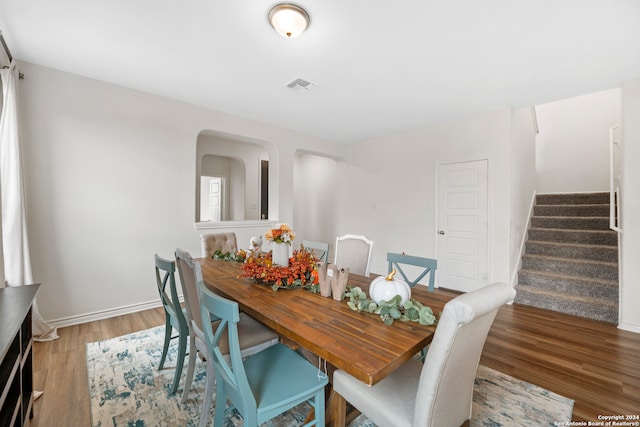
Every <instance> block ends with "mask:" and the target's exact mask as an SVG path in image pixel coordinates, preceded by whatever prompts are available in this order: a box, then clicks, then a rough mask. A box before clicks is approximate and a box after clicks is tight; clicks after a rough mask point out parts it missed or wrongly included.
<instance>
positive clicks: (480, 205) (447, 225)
mask: <svg viewBox="0 0 640 427" xmlns="http://www.w3.org/2000/svg"><path fill="white" fill-rule="evenodd" d="M437 203H438V207H437V233H438V235H437V242H438V269H437V277H438V286H439V287H442V288H447V289H455V290H458V291H462V292H469V291H472V290H475V289H478V288H481V287H482V286H484V285H486V284H487V277H488V271H487V268H488V267H487V266H488V262H487V260H488V256H487V253H488V220H487V219H488V212H487V160H478V161H473V162H462V163H450V164H442V165H439V166H438V199H437Z"/></svg>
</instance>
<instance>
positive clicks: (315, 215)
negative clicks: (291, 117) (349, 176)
mask: <svg viewBox="0 0 640 427" xmlns="http://www.w3.org/2000/svg"><path fill="white" fill-rule="evenodd" d="M340 173H341V168H340V167H339V161H337V160H335V159H332V158H329V157H325V156H318V155H315V154H310V153H305V152H298V153H297V154H296V157H295V164H294V181H293V183H294V186H293V191H294V201H295V206H294V212H293V217H294V224H295V230H296V245H297V244H299V243H302V241H303V240H313V241H317V242H325V243H329V248H330V249H329V255H330V256H329V259H330V260H332V259H333V257H332V254H333V250H334V246H335V240H336V236H337V235H338V233H337V226H338V209H339V206H338V200H339V191H340V186H341V185H342V184H341V182H342V180H341V179H340Z"/></svg>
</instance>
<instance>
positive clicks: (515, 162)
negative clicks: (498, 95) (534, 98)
mask: <svg viewBox="0 0 640 427" xmlns="http://www.w3.org/2000/svg"><path fill="white" fill-rule="evenodd" d="M535 149H536V133H535V129H534V121H533V115H532V111H531V109H530V108H520V109H517V110H514V111H513V113H512V115H511V166H510V167H511V173H510V175H511V179H510V182H511V189H510V192H509V197H510V206H511V207H510V209H511V225H510V227H509V235H510V239H509V241H510V244H509V246H510V253H509V266H510V269H511V270H510V272H509V277H510V282H509V283H511V284H512V285H514V286H515V285H516V284H517V274H518V270H519V267H520V264H521V262H520V261H521V259H522V254H523V252H524V242H525V240H526V232H527V230H528V228H529V218H530V216H531V209H532V207H533V198H534V196H535V193H536V161H535V160H536V157H535Z"/></svg>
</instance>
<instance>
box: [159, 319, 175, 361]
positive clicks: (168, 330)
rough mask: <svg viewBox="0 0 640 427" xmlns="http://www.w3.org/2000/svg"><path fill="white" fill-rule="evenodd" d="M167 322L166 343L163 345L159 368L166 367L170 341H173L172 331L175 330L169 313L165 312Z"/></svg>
mask: <svg viewBox="0 0 640 427" xmlns="http://www.w3.org/2000/svg"><path fill="white" fill-rule="evenodd" d="M165 322H166V324H165V328H164V344H163V346H162V357H160V365H159V366H158V370H160V369H162V368H163V367H164V361H165V359H166V358H167V350H168V349H169V343H170V342H171V333H172V331H173V329H172V327H171V321H170V320H169V315H168V314H165Z"/></svg>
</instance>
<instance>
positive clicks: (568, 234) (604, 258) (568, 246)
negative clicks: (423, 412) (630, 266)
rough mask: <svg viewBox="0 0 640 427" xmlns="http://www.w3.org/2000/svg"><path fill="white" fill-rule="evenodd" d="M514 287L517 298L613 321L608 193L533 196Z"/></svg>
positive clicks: (614, 276)
mask: <svg viewBox="0 0 640 427" xmlns="http://www.w3.org/2000/svg"><path fill="white" fill-rule="evenodd" d="M516 290H517V291H518V293H517V295H516V299H515V302H516V303H520V304H526V305H530V306H534V307H540V308H546V309H549V310H553V311H558V312H562V313H567V314H572V315H576V316H581V317H586V318H589V319H594V320H601V321H605V322H610V323H618V236H617V233H616V232H615V231H612V230H610V229H609V193H578V194H540V195H538V196H537V197H536V206H535V207H534V212H533V217H532V218H531V227H530V228H529V233H528V240H527V242H526V244H525V254H524V255H523V257H522V268H521V270H520V272H519V273H518V285H517V286H516Z"/></svg>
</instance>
